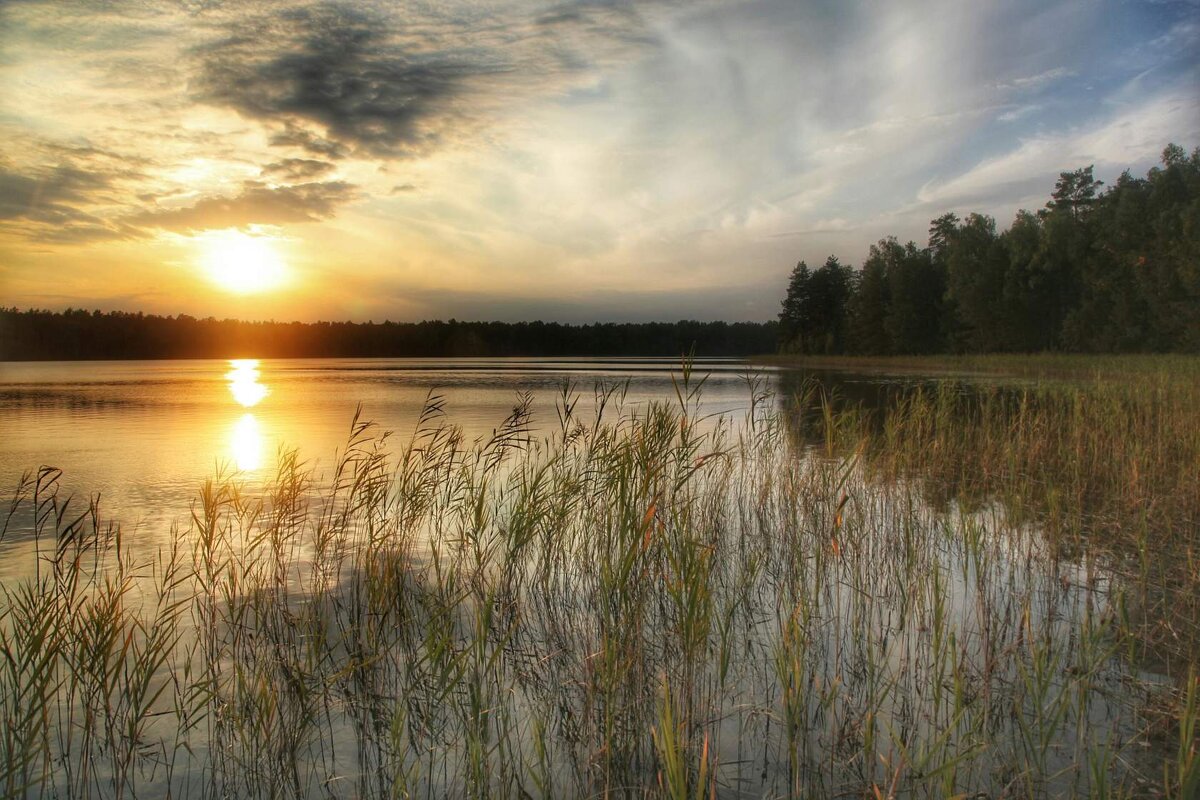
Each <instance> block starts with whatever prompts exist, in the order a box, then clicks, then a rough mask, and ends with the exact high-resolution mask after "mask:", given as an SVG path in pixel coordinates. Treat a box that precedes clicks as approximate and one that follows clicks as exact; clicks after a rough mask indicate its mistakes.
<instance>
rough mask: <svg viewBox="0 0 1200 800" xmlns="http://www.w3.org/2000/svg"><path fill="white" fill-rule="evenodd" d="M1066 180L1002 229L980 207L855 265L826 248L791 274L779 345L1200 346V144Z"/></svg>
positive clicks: (903, 348) (896, 348)
mask: <svg viewBox="0 0 1200 800" xmlns="http://www.w3.org/2000/svg"><path fill="white" fill-rule="evenodd" d="M1100 186H1101V182H1100V181H1097V180H1095V178H1094V177H1093V176H1092V167H1086V168H1084V169H1079V170H1076V171H1074V172H1064V173H1062V174H1061V175H1060V176H1059V179H1058V182H1057V184H1056V185H1055V191H1054V194H1053V196H1052V197H1051V198H1050V201H1049V202H1048V203H1047V204H1046V206H1045V208H1043V209H1041V210H1039V211H1037V212H1036V213H1031V212H1029V211H1024V210H1022V211H1020V212H1018V213H1017V216H1016V219H1015V220H1013V223H1012V225H1011V226H1010V227H1009V228H1008V230H1005V231H1000V232H998V231H997V230H996V221H995V220H994V219H992V218H991V217H988V216H984V215H982V214H970V215H969V216H967V218H966V219H959V218H958V217H957V216H956V215H954V214H945V215H943V216H941V217H938V218H937V219H935V220H933V222H932V223H931V225H930V229H929V244H928V246H926V247H918V246H917V245H916V244H915V243H913V242H909V243H908V244H906V245H901V244H900V243H899V242H897V241H896V239H895V238H894V237H889V238H886V239H883V240H881V241H880V242H879V243H878V244H876V245H873V246H872V247H871V250H870V253H869V255H868V257H867V260H866V261H865V262H864V263H863V265H862V268H861V269H860V270H857V271H856V270H853V269H851V268H849V267H847V266H845V265H843V264H841V263H840V262H839V261H838V260H837V258H836V257H834V256H830V258H829V260H828V261H826V262H825V264H824V265H822V266H821V267H820V268H818V269H816V270H810V269H809V268H808V266H807V265H806V264H805V263H804V262H801V263H800V264H798V265H797V266H796V268H795V269H794V270H793V271H792V274H791V278H790V281H789V283H788V289H787V297H786V299H785V300H784V302H783V310H782V312H781V313H780V315H779V321H780V326H779V333H780V343H779V346H780V349H781V350H782V351H784V352H800V353H863V354H908V353H939V352H976V353H977V352H998V351H1015V352H1031V351H1039V350H1068V351H1079V352H1122V351H1159V352H1166V351H1176V352H1200V148H1197V149H1196V150H1193V151H1192V154H1191V156H1188V155H1187V153H1185V152H1184V150H1183V148H1181V147H1179V146H1178V145H1174V144H1172V145H1169V146H1168V147H1167V148H1166V149H1165V150H1164V151H1163V155H1162V166H1161V167H1155V168H1154V169H1151V170H1150V172H1149V173H1148V174H1147V175H1146V177H1145V178H1134V177H1132V176H1131V175H1130V174H1129V172H1128V171H1126V172H1125V173H1123V174H1122V175H1121V177H1120V178H1118V179H1117V182H1116V184H1115V185H1114V186H1111V187H1109V188H1108V189H1107V190H1106V191H1103V192H1101V191H1100Z"/></svg>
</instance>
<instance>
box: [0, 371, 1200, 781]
mask: <svg viewBox="0 0 1200 800" xmlns="http://www.w3.org/2000/svg"><path fill="white" fill-rule="evenodd" d="M702 385H703V381H702V380H700V379H698V378H697V376H695V375H693V374H692V373H691V372H690V371H689V370H688V369H687V368H686V367H685V369H684V372H683V374H682V375H681V377H680V378H679V381H678V387H677V388H678V391H677V398H676V401H675V402H674V403H670V404H667V403H656V404H649V405H635V404H630V403H627V402H626V398H625V393H624V388H623V387H621V386H610V387H603V386H601V387H597V389H596V390H595V392H594V394H593V395H592V397H591V398H590V403H588V402H585V401H586V398H581V397H580V394H579V393H578V392H577V391H575V390H574V389H572V388H571V387H564V391H563V394H562V397H561V399H560V401H559V403H558V405H557V425H556V426H554V428H553V430H552V432H551V433H548V434H547V433H545V432H542V433H538V434H535V433H534V432H533V428H532V427H531V416H530V415H531V401H530V400H529V398H518V402H517V403H516V404H515V407H514V409H513V412H512V414H511V415H510V416H509V418H508V419H507V420H505V421H504V422H503V423H502V424H501V425H500V426H499V427H498V428H497V429H496V431H495V433H494V435H493V436H491V437H489V438H487V439H485V440H481V441H476V442H468V441H466V440H464V437H463V436H462V434H461V432H460V431H459V430H458V429H457V428H456V427H455V426H454V425H453V424H452V423H451V420H450V418H448V416H447V414H446V409H445V407H444V401H443V400H442V398H440V397H437V396H431V397H430V398H429V400H428V402H427V404H426V408H425V411H424V413H423V414H422V415H421V416H420V418H419V419H418V420H417V421H416V422H415V425H414V428H413V430H411V431H409V432H407V433H406V434H405V435H403V436H400V437H388V436H387V435H385V434H384V433H382V432H380V431H378V430H377V429H376V428H375V427H374V426H372V425H371V424H369V423H367V422H364V421H362V420H360V419H358V418H356V419H355V420H354V422H353V424H352V426H351V429H350V431H349V437H348V443H347V446H346V448H345V450H344V452H343V453H342V454H341V456H340V458H339V459H338V461H337V464H336V467H335V468H334V469H333V471H332V473H331V474H326V475H319V474H316V473H315V472H314V470H312V469H311V468H310V467H309V466H308V465H307V464H306V463H305V462H304V461H303V460H302V458H301V457H300V455H299V454H298V453H296V452H284V453H282V454H281V455H280V458H279V460H278V465H277V468H276V471H275V475H274V477H273V479H272V480H270V481H268V483H267V485H266V486H265V487H259V488H256V487H252V486H250V485H248V484H245V483H244V482H243V481H242V480H241V479H240V477H239V476H238V475H236V474H233V475H218V476H217V477H215V478H213V479H212V480H210V481H208V482H207V483H206V484H205V485H204V486H203V487H202V489H201V491H200V493H199V496H198V498H197V500H196V502H195V504H194V506H193V508H192V510H191V514H190V521H189V522H188V524H186V525H181V526H180V527H179V528H177V529H176V530H175V531H174V532H173V535H172V536H170V537H169V538H168V539H167V540H166V541H167V542H168V543H167V544H165V545H164V546H163V547H162V549H161V550H160V551H158V552H154V553H147V552H131V551H130V549H129V548H128V547H126V546H125V545H124V543H123V541H122V538H121V532H120V530H119V528H117V527H115V526H109V525H105V524H104V523H103V521H102V520H103V517H102V515H101V514H100V511H99V509H98V508H97V507H96V505H95V504H92V505H90V506H89V507H88V508H86V509H80V510H74V509H73V508H72V503H70V502H69V501H68V500H66V499H64V498H62V497H61V496H60V492H59V491H58V479H59V475H58V473H57V472H56V471H53V470H42V471H41V472H39V473H37V474H35V475H30V476H29V477H28V478H27V479H26V480H25V481H24V482H23V483H22V485H21V486H20V487H18V490H17V492H16V493H15V496H14V499H13V502H12V503H11V506H10V513H9V515H8V521H7V523H6V524H5V526H4V529H3V531H4V532H3V534H2V535H0V547H4V548H6V549H7V550H9V551H15V550H18V549H20V550H31V551H33V552H35V553H36V556H37V561H36V564H37V566H36V569H35V570H33V572H32V574H31V575H30V576H29V577H28V579H26V580H23V581H20V582H15V583H12V584H11V585H5V586H3V587H0V718H2V719H3V722H4V724H3V725H0V791H2V792H3V794H4V796H6V797H22V796H27V797H84V796H89V797H90V796H96V797H127V796H143V797H162V796H171V797H296V796H305V797H443V796H453V797H484V796H497V797H564V796H580V797H582V796H619V797H642V796H646V797H671V798H688V797H714V796H720V797H760V796H769V797H781V796H828V797H874V798H883V797H948V796H956V797H972V796H973V797H983V796H989V797H1041V796H1079V797H1085V796H1095V797H1141V796H1167V797H1173V798H1189V797H1195V796H1197V789H1198V787H1200V758H1198V748H1197V737H1198V736H1200V683H1198V674H1200V672H1198V662H1200V658H1198V656H1197V648H1196V642H1197V638H1196V625H1197V608H1196V605H1195V603H1196V596H1197V589H1198V588H1200V573H1198V570H1197V565H1196V553H1195V544H1196V541H1195V539H1196V533H1195V531H1196V527H1195V522H1196V519H1197V518H1196V511H1197V496H1196V486H1195V484H1194V483H1191V484H1190V483H1189V482H1188V481H1187V480H1186V476H1184V475H1181V474H1180V473H1181V472H1182V471H1184V470H1188V469H1191V468H1192V467H1193V466H1195V465H1196V461H1195V458H1196V454H1197V453H1200V446H1198V440H1197V438H1196V437H1197V431H1198V430H1200V422H1198V421H1197V418H1196V412H1195V411H1194V410H1191V411H1189V410H1186V409H1185V408H1184V407H1182V406H1180V405H1178V398H1177V397H1176V396H1175V395H1172V394H1170V392H1171V391H1172V390H1171V389H1170V388H1165V389H1162V391H1163V392H1165V393H1166V394H1163V395H1161V396H1159V395H1155V394H1154V393H1153V392H1151V394H1150V395H1148V396H1147V397H1148V399H1140V400H1136V401H1135V400H1131V399H1128V398H1121V397H1117V396H1114V395H1110V394H1106V390H1096V389H1094V388H1089V387H1083V388H1081V389H1079V390H1078V392H1079V393H1078V394H1070V393H1068V394H1065V395H1064V394H1061V393H1052V392H1049V391H1047V392H1045V393H1040V391H1032V390H1031V391H1030V392H1026V393H1023V394H1017V395H1007V394H1006V395H1000V394H994V395H992V394H988V393H986V392H985V393H983V394H982V395H980V394H973V395H964V394H961V393H958V392H955V391H951V390H948V389H947V390H944V391H940V392H933V393H927V392H923V393H919V394H916V395H913V396H911V397H909V398H908V399H905V400H904V401H902V402H899V403H897V404H896V405H894V406H892V407H891V408H890V409H888V410H886V411H885V412H883V413H882V414H881V415H875V416H872V415H871V414H869V413H867V412H865V411H863V410H861V409H856V408H853V407H850V408H843V407H841V406H840V405H839V404H838V402H837V398H836V397H830V396H829V395H827V394H826V393H824V392H823V391H822V390H821V389H820V388H819V387H816V386H809V387H807V388H806V389H805V390H804V391H802V392H801V393H800V394H799V395H798V396H796V397H792V398H788V399H787V402H786V403H777V402H776V401H775V399H774V398H772V397H771V395H770V394H769V393H768V392H767V391H766V390H765V387H764V386H763V385H761V384H760V383H758V382H756V381H754V380H751V381H750V385H749V387H748V392H749V397H750V410H749V412H748V414H747V415H746V416H745V418H744V419H742V420H739V421H738V422H737V423H736V424H734V423H731V422H730V421H728V420H720V419H713V418H710V417H706V416H705V415H704V412H703V406H702V404H701V393H702V392H701V387H702ZM1194 408H1195V407H1194V406H1193V409H1194ZM1189 526H1191V527H1190V529H1189ZM1189 593H1190V594H1189ZM1189 604H1190V605H1189Z"/></svg>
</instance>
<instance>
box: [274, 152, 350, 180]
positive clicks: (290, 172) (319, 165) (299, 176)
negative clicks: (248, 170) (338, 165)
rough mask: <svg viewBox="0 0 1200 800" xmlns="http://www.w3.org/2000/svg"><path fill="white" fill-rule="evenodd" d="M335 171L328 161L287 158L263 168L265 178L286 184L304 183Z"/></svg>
mask: <svg viewBox="0 0 1200 800" xmlns="http://www.w3.org/2000/svg"><path fill="white" fill-rule="evenodd" d="M333 169H334V166H333V164H330V163H329V162H328V161H317V160H315V159H312V158H285V159H283V160H282V161H276V162H274V163H273V164H267V165H266V166H265V167H263V168H262V174H263V177H266V178H273V179H277V180H279V181H282V182H285V183H302V182H305V181H311V180H312V179H313V178H320V177H321V176H323V175H327V174H329V173H330V172H332V171H333Z"/></svg>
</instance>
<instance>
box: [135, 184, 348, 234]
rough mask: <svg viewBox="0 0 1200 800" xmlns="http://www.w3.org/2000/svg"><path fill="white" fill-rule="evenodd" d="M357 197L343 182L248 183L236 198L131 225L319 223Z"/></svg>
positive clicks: (141, 218)
mask: <svg viewBox="0 0 1200 800" xmlns="http://www.w3.org/2000/svg"><path fill="white" fill-rule="evenodd" d="M357 196H358V188H357V187H356V186H354V185H352V184H349V183H346V182H344V181H328V182H325V183H302V184H297V185H295V186H281V187H277V188H270V187H268V186H266V185H264V184H262V183H259V182H257V181H246V182H245V183H244V184H243V187H242V191H241V193H240V194H238V195H236V196H234V197H210V198H206V199H204V200H201V201H200V202H198V203H196V204H195V205H192V206H189V207H187V208H178V209H169V210H163V211H152V212H147V213H143V214H138V215H135V216H133V217H130V218H129V219H128V222H129V223H130V224H133V225H138V226H142V227H149V228H161V229H164V230H170V231H177V232H192V231H199V230H206V229H216V228H241V227H245V226H247V225H287V224H289V223H296V222H316V221H318V220H322V219H328V218H329V217H332V216H333V215H334V213H335V212H336V210H337V209H338V207H340V206H342V205H344V204H346V203H349V202H351V201H353V200H354V199H355V198H356V197H357Z"/></svg>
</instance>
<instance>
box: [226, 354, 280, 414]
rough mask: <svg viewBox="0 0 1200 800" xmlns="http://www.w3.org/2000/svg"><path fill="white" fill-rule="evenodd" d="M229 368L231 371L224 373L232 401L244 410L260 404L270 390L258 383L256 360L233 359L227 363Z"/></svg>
mask: <svg viewBox="0 0 1200 800" xmlns="http://www.w3.org/2000/svg"><path fill="white" fill-rule="evenodd" d="M229 366H231V367H233V369H231V370H230V371H229V372H226V373H225V379H226V380H228V381H229V392H230V394H232V395H233V399H234V400H237V401H238V403H240V404H241V405H242V406H245V407H246V408H252V407H254V406H256V405H258V404H259V403H261V402H262V399H263V398H264V397H266V396H267V394H269V392H270V390H269V389H267V387H266V386H264V385H262V384H261V383H259V382H258V374H259V373H258V359H257V358H235V359H233V360H232V361H230V362H229Z"/></svg>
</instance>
